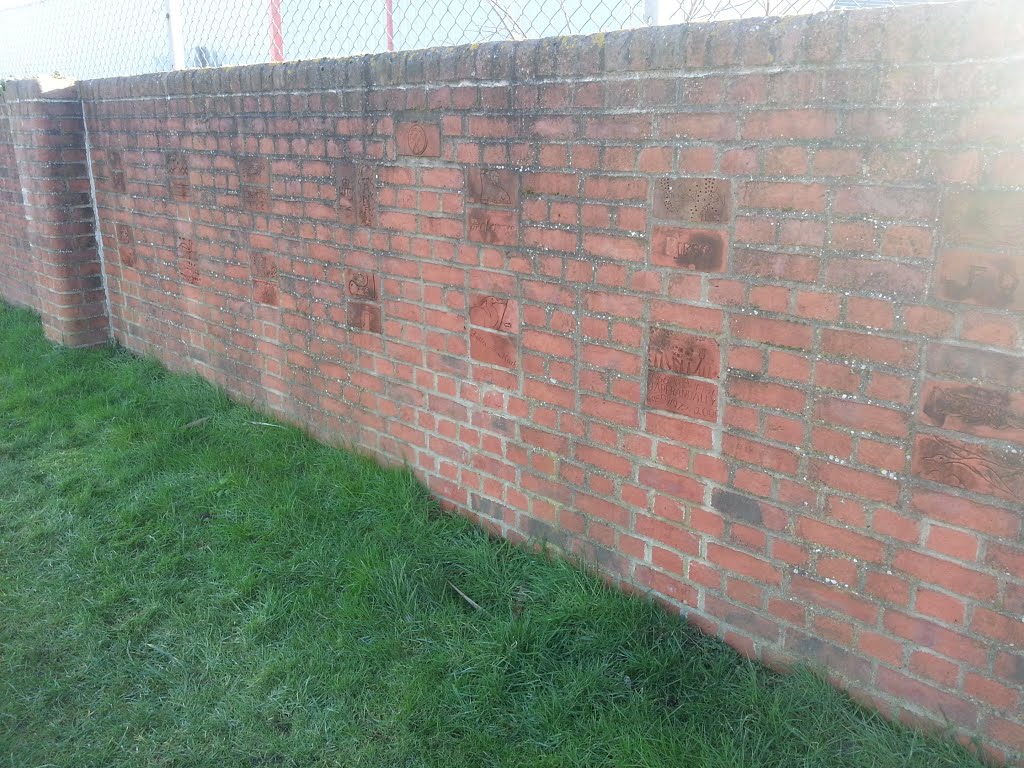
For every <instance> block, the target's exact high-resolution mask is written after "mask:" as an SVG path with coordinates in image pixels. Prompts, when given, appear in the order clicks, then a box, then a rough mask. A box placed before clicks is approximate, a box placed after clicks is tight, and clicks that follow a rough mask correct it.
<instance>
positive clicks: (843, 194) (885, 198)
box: [833, 186, 937, 219]
mask: <svg viewBox="0 0 1024 768" xmlns="http://www.w3.org/2000/svg"><path fill="white" fill-rule="evenodd" d="M936 208H937V204H936V196H935V193H934V192H932V191H927V192H926V191H922V190H918V189H908V188H898V187H871V186H859V187H845V188H843V189H840V190H839V191H838V192H837V193H836V197H835V203H834V205H833V210H834V211H835V212H836V213H839V214H845V215H862V216H875V217H878V218H885V219H932V218H934V217H935V214H936Z"/></svg>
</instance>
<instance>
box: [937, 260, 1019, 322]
mask: <svg viewBox="0 0 1024 768" xmlns="http://www.w3.org/2000/svg"><path fill="white" fill-rule="evenodd" d="M1022 273H1024V251H1022V255H1018V256H998V255H994V254H989V253H978V252H974V251H965V250H947V251H943V252H942V253H940V254H939V266H938V269H937V270H936V275H935V292H936V295H937V296H938V297H939V298H941V299H945V300H947V301H956V302H965V303H968V304H979V305H981V306H983V307H998V308H1000V309H1012V310H1015V311H1024V276H1022Z"/></svg>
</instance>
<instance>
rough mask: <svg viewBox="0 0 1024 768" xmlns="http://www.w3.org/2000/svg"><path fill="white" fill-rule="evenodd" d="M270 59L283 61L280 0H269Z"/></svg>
mask: <svg viewBox="0 0 1024 768" xmlns="http://www.w3.org/2000/svg"><path fill="white" fill-rule="evenodd" d="M270 60H271V61H284V33H283V32H282V31H281V0H270Z"/></svg>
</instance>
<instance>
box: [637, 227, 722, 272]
mask: <svg viewBox="0 0 1024 768" xmlns="http://www.w3.org/2000/svg"><path fill="white" fill-rule="evenodd" d="M726 247H727V246H726V236H725V233H724V232H720V231H718V230H713V229H676V228H670V227H655V228H654V237H653V239H652V244H651V262H652V263H653V264H656V265H658V266H662V267H679V268H681V269H692V270H696V271H699V272H721V271H723V270H724V269H725V257H726Z"/></svg>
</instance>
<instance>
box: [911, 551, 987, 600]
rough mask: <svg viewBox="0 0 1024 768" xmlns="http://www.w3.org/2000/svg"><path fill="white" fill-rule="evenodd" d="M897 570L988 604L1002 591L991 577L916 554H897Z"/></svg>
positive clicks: (935, 558)
mask: <svg viewBox="0 0 1024 768" xmlns="http://www.w3.org/2000/svg"><path fill="white" fill-rule="evenodd" d="M893 567H894V568H897V569H899V570H901V571H904V572H905V573H908V574H910V575H911V576H915V577H917V578H918V579H921V581H922V582H924V583H927V584H934V585H936V586H939V587H942V588H944V589H947V590H949V591H950V592H953V593H955V594H958V595H967V596H968V597H976V598H979V599H982V600H986V599H991V598H992V597H994V596H995V594H996V592H997V591H998V585H997V583H996V580H995V579H994V578H993V577H992V576H989V575H988V574H985V573H981V572H980V571H975V570H973V569H970V568H965V567H964V566H961V565H957V564H955V563H952V562H949V561H948V560H941V559H939V558H937V557H932V556H931V555H926V554H923V553H920V552H914V551H912V550H903V551H901V552H899V553H897V555H896V557H895V558H893Z"/></svg>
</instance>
